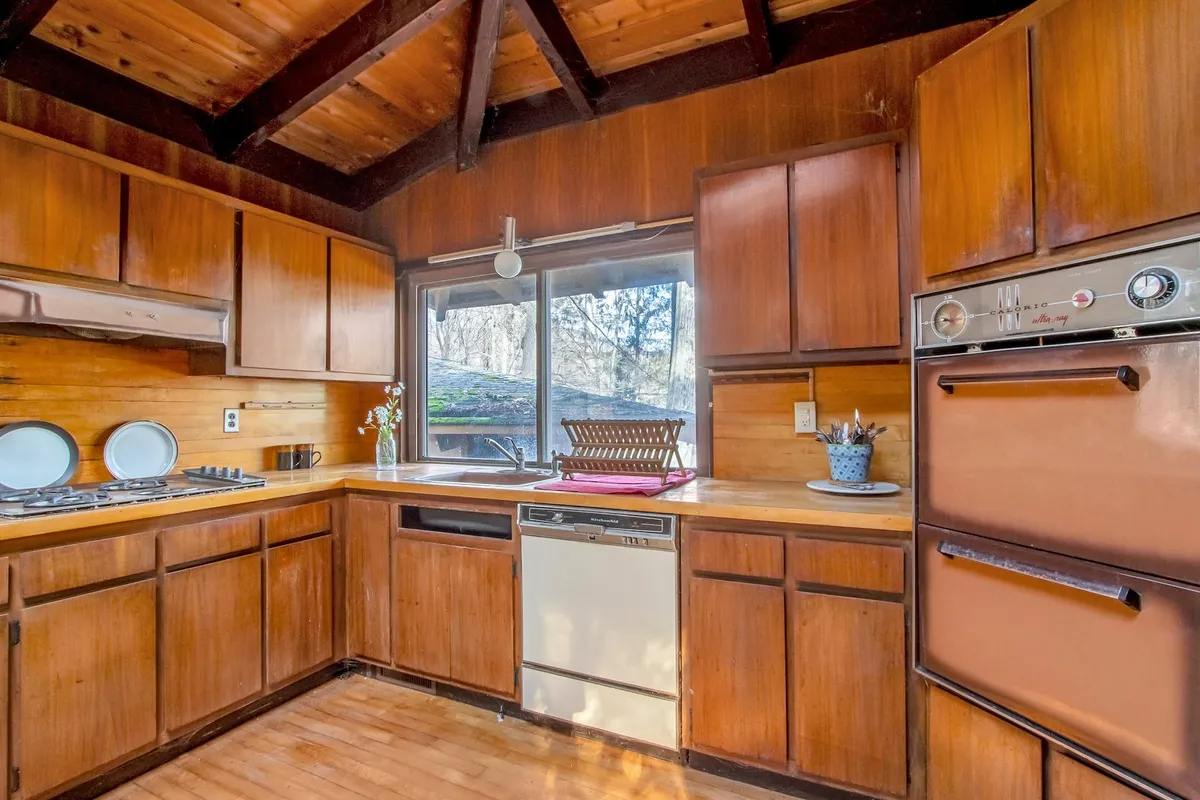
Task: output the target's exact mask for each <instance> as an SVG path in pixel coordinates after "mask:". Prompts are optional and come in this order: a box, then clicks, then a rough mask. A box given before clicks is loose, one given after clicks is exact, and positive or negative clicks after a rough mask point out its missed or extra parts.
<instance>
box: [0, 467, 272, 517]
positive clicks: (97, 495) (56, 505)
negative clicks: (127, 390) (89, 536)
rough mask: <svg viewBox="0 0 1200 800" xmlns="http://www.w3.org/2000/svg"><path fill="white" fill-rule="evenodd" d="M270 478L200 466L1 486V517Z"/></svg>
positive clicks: (233, 487) (247, 485)
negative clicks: (154, 474)
mask: <svg viewBox="0 0 1200 800" xmlns="http://www.w3.org/2000/svg"><path fill="white" fill-rule="evenodd" d="M266 484H267V480H266V478H261V477H259V476H257V475H247V474H245V473H243V472H242V470H241V469H240V468H237V469H235V468H230V467H207V466H206V467H199V468H196V469H185V470H184V471H183V473H182V474H180V475H167V476H165V477H162V478H140V479H136V480H123V481H106V482H104V483H88V484H82V485H80V486H51V487H47V488H45V489H3V488H0V518H4V519H26V518H28V517H37V516H42V515H44V514H59V513H63V512H66V511H85V510H88V509H93V508H108V507H110V506H124V505H130V504H132V503H147V502H151V501H154V500H168V499H170V498H173V497H194V496H196V495H204V494H216V493H218V492H233V491H237V490H238V489H253V488H255V487H259V486H266Z"/></svg>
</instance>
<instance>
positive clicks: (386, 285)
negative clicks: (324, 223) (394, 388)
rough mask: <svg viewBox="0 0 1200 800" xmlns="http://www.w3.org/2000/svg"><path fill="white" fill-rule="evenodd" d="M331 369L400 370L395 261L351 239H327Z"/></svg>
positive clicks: (380, 372) (386, 372)
mask: <svg viewBox="0 0 1200 800" xmlns="http://www.w3.org/2000/svg"><path fill="white" fill-rule="evenodd" d="M329 370H330V371H331V372H348V373H360V374H368V375H391V374H393V373H394V372H395V371H396V264H395V262H394V261H393V260H392V257H391V256H389V255H387V254H386V253H380V252H378V251H377V250H369V249H367V248H365V247H362V246H361V245H357V244H353V243H352V242H346V241H342V240H340V239H332V240H330V242H329Z"/></svg>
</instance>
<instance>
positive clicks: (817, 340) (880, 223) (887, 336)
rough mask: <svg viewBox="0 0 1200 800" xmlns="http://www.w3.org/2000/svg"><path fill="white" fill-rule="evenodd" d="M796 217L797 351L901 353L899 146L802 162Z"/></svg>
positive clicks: (795, 181) (796, 177)
mask: <svg viewBox="0 0 1200 800" xmlns="http://www.w3.org/2000/svg"><path fill="white" fill-rule="evenodd" d="M792 209H793V213H792V218H793V221H794V225H795V235H794V247H795V248H796V334H797V337H798V341H797V346H798V347H799V348H800V349H801V350H838V349H850V348H859V347H898V346H899V345H900V244H899V238H898V237H899V231H898V228H897V211H896V146H895V145H894V144H892V143H890V142H889V143H887V144H880V145H875V146H873V147H864V148H860V149H857V150H847V151H845V152H842V153H833V154H830V155H827V156H820V157H819V158H810V159H806V160H804V161H800V162H797V163H796V165H795V167H794V171H793V178H792Z"/></svg>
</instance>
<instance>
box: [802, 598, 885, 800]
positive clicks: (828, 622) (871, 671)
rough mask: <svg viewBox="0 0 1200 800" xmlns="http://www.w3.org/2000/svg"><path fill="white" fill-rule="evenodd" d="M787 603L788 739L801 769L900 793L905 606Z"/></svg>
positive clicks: (874, 602)
mask: <svg viewBox="0 0 1200 800" xmlns="http://www.w3.org/2000/svg"><path fill="white" fill-rule="evenodd" d="M792 597H793V600H792V665H793V692H792V698H793V700H792V701H793V707H792V731H793V736H792V740H793V742H794V743H795V748H796V763H797V765H798V766H799V768H800V771H801V772H804V773H807V774H809V775H815V776H818V777H821V778H828V779H830V780H834V781H838V782H840V783H847V784H851V785H854V786H862V787H864V788H867V789H872V790H875V791H879V792H885V793H887V794H893V795H903V794H905V792H906V790H907V788H908V766H907V763H908V733H907V731H908V724H907V723H908V715H907V712H906V700H905V683H906V680H905V672H904V661H905V649H904V606H903V605H901V604H899V603H886V602H881V601H879V600H863V599H859V598H856V597H838V596H832V595H822V594H810V593H808V592H795V593H794V594H793V596H792Z"/></svg>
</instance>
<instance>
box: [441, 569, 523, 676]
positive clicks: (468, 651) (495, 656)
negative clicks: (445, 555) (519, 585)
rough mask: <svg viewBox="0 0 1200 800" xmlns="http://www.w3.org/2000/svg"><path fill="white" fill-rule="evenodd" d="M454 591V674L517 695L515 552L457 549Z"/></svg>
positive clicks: (452, 643) (452, 633) (451, 627)
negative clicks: (514, 603)
mask: <svg viewBox="0 0 1200 800" xmlns="http://www.w3.org/2000/svg"><path fill="white" fill-rule="evenodd" d="M455 551H456V552H455V554H454V555H455V559H454V560H455V567H454V578H455V582H454V589H453V593H452V594H451V596H450V597H449V600H450V607H451V618H450V677H451V678H453V679H454V680H456V681H459V682H461V683H465V684H469V685H471V686H478V687H480V688H481V689H486V690H488V691H492V692H497V693H499V694H503V695H512V694H513V692H514V690H515V686H514V678H515V672H514V669H513V668H514V666H515V663H514V655H513V626H514V625H515V619H514V615H513V595H514V589H515V580H514V578H515V576H514V575H513V557H512V554H511V553H505V552H493V551H489V550H476V549H473V548H469V547H459V548H455Z"/></svg>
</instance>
